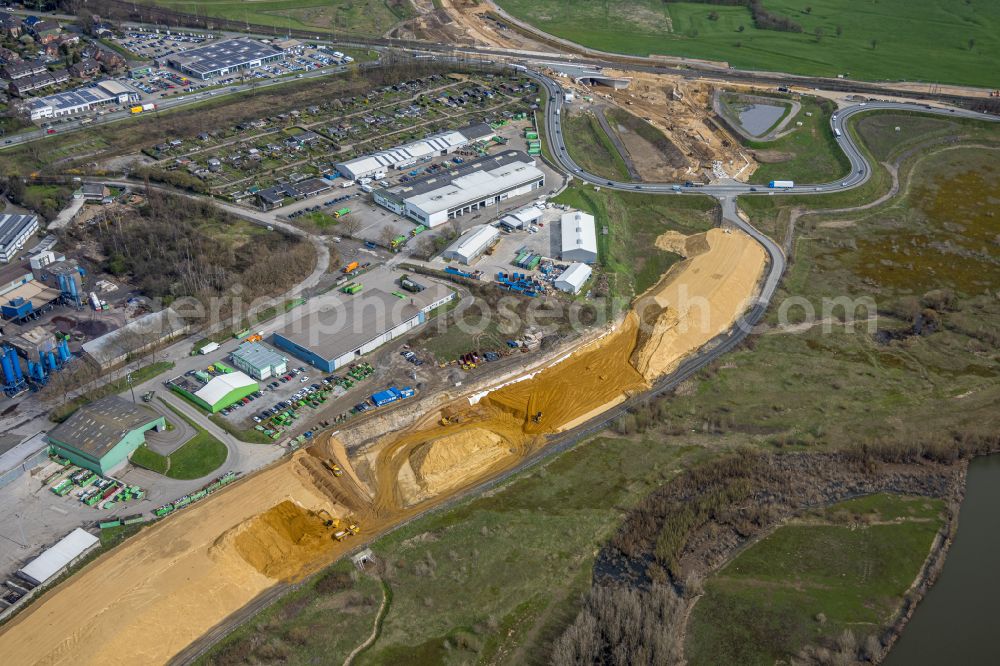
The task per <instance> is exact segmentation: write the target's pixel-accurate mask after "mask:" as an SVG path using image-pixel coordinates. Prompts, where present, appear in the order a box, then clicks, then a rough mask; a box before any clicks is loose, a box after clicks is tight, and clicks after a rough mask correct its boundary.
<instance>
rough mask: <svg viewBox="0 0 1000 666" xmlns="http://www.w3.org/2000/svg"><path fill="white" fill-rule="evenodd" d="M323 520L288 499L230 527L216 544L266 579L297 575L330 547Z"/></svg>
mask: <svg viewBox="0 0 1000 666" xmlns="http://www.w3.org/2000/svg"><path fill="white" fill-rule="evenodd" d="M330 538H331V537H330V530H329V528H327V527H326V526H325V525H324V524H323V519H322V518H320V517H319V516H318V515H316V514H315V513H313V512H310V511H307V510H306V509H303V508H302V507H301V506H299V505H298V504H296V503H295V502H292V501H290V500H285V501H284V502H281V503H280V504H278V505H277V506H275V507H273V508H271V509H268V510H267V511H265V512H264V513H262V514H260V515H259V516H255V517H254V518H251V519H250V520H248V521H247V522H245V523H243V524H242V525H240V526H239V527H237V528H234V529H233V530H231V531H230V532H229V533H227V534H226V535H225V536H223V537H222V538H221V539H220V540H219V542H217V543H218V546H219V547H223V548H225V547H232V548H235V549H236V552H237V553H239V555H240V557H242V558H243V559H244V560H245V561H246V562H248V563H249V564H250V565H251V566H252V567H253V568H254V569H256V570H257V571H259V572H260V573H262V574H264V575H265V576H267V577H269V578H277V579H281V578H287V577H289V576H294V575H295V574H297V573H298V572H300V571H301V570H302V568H303V566H304V565H306V564H308V563H309V562H310V561H312V560H313V558H315V557H316V556H317V555H319V554H320V553H321V552H323V550H324V549H326V548H328V547H329V545H330Z"/></svg>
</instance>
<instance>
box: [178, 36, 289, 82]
mask: <svg viewBox="0 0 1000 666" xmlns="http://www.w3.org/2000/svg"><path fill="white" fill-rule="evenodd" d="M284 59H285V54H284V52H282V51H281V49H278V48H276V47H274V46H271V45H270V44H265V43H264V42H259V41H257V40H256V39H248V38H245V37H239V38H236V39H227V40H225V41H222V42H216V43H214V44H208V45H206V46H199V47H197V48H193V49H188V50H186V51H181V52H180V53H178V54H176V55H173V56H170V57H169V58H167V63H168V64H169V65H170V66H171V67H173V68H175V69H177V70H178V71H181V72H184V73H185V74H187V75H188V76H192V77H194V78H196V79H200V80H202V81H205V80H208V79H213V78H216V77H218V76H225V75H226V74H233V73H235V72H239V71H242V70H245V69H253V68H255V67H260V66H261V65H264V64H267V63H270V62H278V61H280V60H284Z"/></svg>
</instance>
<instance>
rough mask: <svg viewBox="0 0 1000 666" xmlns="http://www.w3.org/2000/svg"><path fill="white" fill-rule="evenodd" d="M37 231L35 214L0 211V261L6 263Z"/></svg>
mask: <svg viewBox="0 0 1000 666" xmlns="http://www.w3.org/2000/svg"><path fill="white" fill-rule="evenodd" d="M36 231H38V216H37V215H10V214H6V215H5V214H2V213H0V262H2V263H5V264H6V263H8V262H9V261H10V260H12V259H13V258H14V255H16V254H17V251H18V250H20V249H21V248H22V247H24V244H25V243H26V242H27V241H28V239H29V238H31V237H32V236H33V235H34V234H35V232H36Z"/></svg>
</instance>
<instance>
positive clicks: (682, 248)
mask: <svg viewBox="0 0 1000 666" xmlns="http://www.w3.org/2000/svg"><path fill="white" fill-rule="evenodd" d="M687 239H688V237H687V236H685V235H684V234H682V233H681V232H679V231H664V232H663V233H662V234H660V235H659V236H658V237H657V238H656V247H658V248H660V249H661V250H664V251H666V252H673V253H674V254H679V255H681V256H682V257H686V256H688V251H687Z"/></svg>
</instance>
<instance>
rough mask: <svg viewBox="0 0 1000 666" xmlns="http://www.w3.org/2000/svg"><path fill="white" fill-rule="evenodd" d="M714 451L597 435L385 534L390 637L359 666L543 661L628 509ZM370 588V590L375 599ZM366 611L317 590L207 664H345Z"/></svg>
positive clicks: (378, 548) (286, 604) (380, 549)
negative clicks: (276, 649)
mask: <svg viewBox="0 0 1000 666" xmlns="http://www.w3.org/2000/svg"><path fill="white" fill-rule="evenodd" d="M706 455H707V453H706V452H704V451H701V450H693V449H688V448H685V447H681V446H677V445H675V444H668V443H665V442H662V441H657V440H641V439H620V438H612V437H609V438H599V439H596V440H594V441H592V442H590V443H588V444H587V445H585V446H581V447H579V448H577V449H575V450H573V451H571V452H569V453H566V454H565V455H562V456H560V457H559V458H557V459H555V460H553V461H551V462H549V463H548V464H546V465H545V466H544V467H542V468H539V469H536V470H533V471H531V472H528V473H524V474H521V475H519V476H517V477H516V478H515V479H514V480H513V481H511V482H509V483H507V484H506V485H504V486H502V487H501V488H500V489H499V490H497V491H496V492H493V493H490V494H489V495H486V496H483V497H481V498H479V499H476V500H473V501H471V502H469V503H467V504H464V505H462V506H460V507H457V508H455V509H452V510H449V511H446V512H442V513H439V514H434V515H430V516H426V517H423V518H420V519H418V520H417V521H415V522H413V523H412V524H410V525H407V526H406V527H404V528H403V529H401V530H399V531H397V532H395V533H393V534H391V535H389V536H387V537H384V538H382V539H380V540H379V541H377V542H376V543H375V545H374V547H373V549H374V551H375V554H376V556H377V557H378V558H379V559H380V560H381V561H383V562H384V563H385V565H386V567H387V572H386V574H385V580H386V581H387V583H388V584H389V587H390V588H391V590H392V605H391V607H390V609H389V612H388V614H387V616H386V618H385V621H384V623H383V628H382V634H381V637H380V638H379V639H378V641H376V643H375V644H374V646H373V647H372V648H371V649H370V650H368V651H366V652H365V653H364V654H363V655H362V656H361V657H360V658H359V659H358V660H357V662H355V663H357V664H400V663H406V664H411V665H413V666H421V665H424V664H427V665H430V664H463V663H476V662H481V663H495V662H501V661H502V662H505V663H517V664H544V663H546V662H545V656H546V655H547V654H548V645H549V642H550V641H551V640H552V638H553V637H554V636H556V635H558V632H559V631H560V630H561V627H562V625H563V624H564V623H565V622H566V621H567V620H568V619H570V618H572V616H573V615H574V614H575V612H576V607H577V604H578V602H579V595H580V594H581V593H582V592H583V591H584V590H585V589H586V588H587V587H588V586H589V584H590V570H591V564H592V561H593V557H594V554H595V552H596V549H597V547H598V546H599V545H600V544H601V543H602V542H603V541H604V539H606V538H607V537H608V535H609V534H610V533H611V531H612V530H613V529H614V527H615V526H616V525H617V523H618V520H619V519H620V517H621V516H622V514H623V512H624V511H626V510H627V509H628V508H629V507H630V506H632V505H633V504H634V503H635V502H636V501H637V500H638V498H640V497H642V496H643V495H644V494H645V493H647V492H648V491H649V490H651V489H652V488H653V487H655V486H656V485H658V484H660V483H662V482H663V481H664V480H665V479H668V478H671V477H672V476H673V475H674V474H675V472H676V470H677V469H678V467H679V466H680V465H681V464H687V463H689V462H691V461H694V460H699V459H704V457H705V456H706ZM526 563H531V564H530V566H525V564H526ZM343 566H344V565H343V564H340V565H337V566H335V567H334V570H343ZM515 571H516V574H515V573H514V572H515ZM367 590H369V591H367V592H363V593H362V594H364V595H366V596H369V597H370V596H372V595H374V594H375V593H374V592H372V591H370V590H372V587H368V588H367ZM365 608H366V610H365V612H364V613H365V614H364V619H365V620H366V621H364V622H362V621H360V618H359V617H358V613H357V612H350V611H349V610H347V611H344V610H336V609H330V605H329V604H328V602H327V601H326V599H325V597H324V596H323V595H322V594H320V593H318V592H316V590H315V589H314V586H309V587H308V588H307V589H303V590H300V591H298V592H296V593H293V594H291V595H289V596H287V597H285V598H284V599H282V600H281V601H280V602H279V604H278V605H276V606H275V607H274V608H273V609H270V610H268V611H267V612H266V613H265V614H264V615H262V616H260V617H259V618H256V619H255V620H254V621H253V622H250V623H248V625H246V626H244V627H243V628H241V629H240V630H239V632H237V634H235V635H234V636H232V637H230V638H229V639H228V640H227V641H226V642H225V643H224V644H223V645H222V646H220V647H219V648H216V649H215V650H214V651H213V653H212V654H211V655H210V658H209V659H206V660H205V661H206V663H216V664H223V663H235V662H233V661H231V658H232V656H233V655H240V656H241V657H242V658H245V659H257V660H258V661H266V659H265V658H264V656H263V655H262V654H260V653H255V652H254V651H253V650H254V648H253V646H254V645H255V644H258V645H259V644H272V645H273V644H276V643H280V649H281V650H282V651H283V653H285V654H287V657H286V659H287V662H288V663H313V662H311V661H310V657H312V656H315V655H317V654H323V655H324V656H323V659H322V662H323V663H341V662H342V661H343V658H344V656H345V655H346V653H347V652H348V651H349V650H350V649H351V648H352V647H353V646H354V645H357V644H359V643H361V641H362V640H364V638H366V637H367V636H368V634H369V633H370V632H371V628H372V620H373V619H374V610H375V609H374V608H373V607H372V606H371V605H366V606H365ZM320 612H322V615H320V614H319V613H320ZM283 617H290V618H291V619H288V620H282V618H283ZM320 626H322V627H323V629H322V630H320V629H319V627H320ZM296 628H298V630H301V629H302V628H306V629H309V631H304V632H302V635H303V636H306V635H308V638H303V639H302V640H303V642H301V643H295V642H294V641H292V640H289V639H288V638H287V637H288V636H289V635H291V632H293V631H296ZM255 642H256V643H255ZM286 651H287V652H286Z"/></svg>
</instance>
